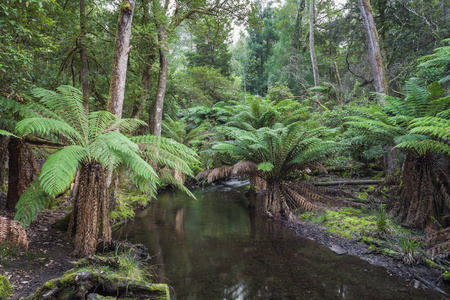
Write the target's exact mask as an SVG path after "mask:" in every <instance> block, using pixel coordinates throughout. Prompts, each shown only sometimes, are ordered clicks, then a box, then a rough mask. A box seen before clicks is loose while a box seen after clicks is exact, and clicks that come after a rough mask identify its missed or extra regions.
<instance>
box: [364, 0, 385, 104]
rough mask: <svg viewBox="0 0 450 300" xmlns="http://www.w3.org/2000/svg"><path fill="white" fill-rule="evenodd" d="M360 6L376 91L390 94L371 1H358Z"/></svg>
mask: <svg viewBox="0 0 450 300" xmlns="http://www.w3.org/2000/svg"><path fill="white" fill-rule="evenodd" d="M358 6H359V9H360V10H361V16H362V20H363V25H364V31H365V32H366V40H367V48H368V52H369V60H370V65H371V66H372V73H373V79H374V86H375V91H376V92H378V93H383V94H386V95H387V94H388V87H387V82H386V75H385V72H384V65H383V60H382V58H381V52H380V46H379V44H378V33H377V28H376V26H375V21H374V19H373V14H372V7H371V6H370V0H358Z"/></svg>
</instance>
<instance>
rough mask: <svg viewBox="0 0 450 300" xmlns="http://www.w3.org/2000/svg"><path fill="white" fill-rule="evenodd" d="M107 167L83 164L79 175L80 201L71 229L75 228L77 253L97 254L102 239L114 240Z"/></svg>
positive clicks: (78, 196)
mask: <svg viewBox="0 0 450 300" xmlns="http://www.w3.org/2000/svg"><path fill="white" fill-rule="evenodd" d="M105 179H106V178H105V170H104V168H103V167H102V166H101V165H100V164H97V163H91V164H82V165H81V168H80V175H79V186H78V194H77V203H76V205H74V208H73V211H72V215H73V216H74V219H73V220H72V222H74V224H71V226H70V227H69V228H71V229H74V230H75V232H76V233H75V240H74V247H75V250H74V252H73V254H74V255H75V256H89V255H92V254H94V253H95V250H96V246H97V243H98V241H99V240H100V239H101V240H103V241H104V242H105V243H109V242H111V225H110V221H109V200H108V197H107V188H106V180H105Z"/></svg>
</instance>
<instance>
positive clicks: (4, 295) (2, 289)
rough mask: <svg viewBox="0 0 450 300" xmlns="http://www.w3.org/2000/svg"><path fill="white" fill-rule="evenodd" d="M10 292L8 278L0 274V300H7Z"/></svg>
mask: <svg viewBox="0 0 450 300" xmlns="http://www.w3.org/2000/svg"><path fill="white" fill-rule="evenodd" d="M11 294H12V289H11V285H10V284H9V280H8V278H6V277H5V276H3V275H0V300H7V299H8V298H9V297H8V296H9V295H11Z"/></svg>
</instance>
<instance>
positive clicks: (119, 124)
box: [108, 119, 147, 133]
mask: <svg viewBox="0 0 450 300" xmlns="http://www.w3.org/2000/svg"><path fill="white" fill-rule="evenodd" d="M141 126H147V123H145V122H144V121H142V120H139V119H117V120H115V121H113V122H112V123H111V124H110V125H109V129H108V130H111V131H114V130H116V129H119V130H120V132H123V133H132V132H133V131H135V130H136V129H138V128H139V127H141Z"/></svg>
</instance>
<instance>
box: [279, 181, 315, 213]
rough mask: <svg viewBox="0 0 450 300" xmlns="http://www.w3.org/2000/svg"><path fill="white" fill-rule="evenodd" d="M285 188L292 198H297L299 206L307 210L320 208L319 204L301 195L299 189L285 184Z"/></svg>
mask: <svg viewBox="0 0 450 300" xmlns="http://www.w3.org/2000/svg"><path fill="white" fill-rule="evenodd" d="M283 190H284V192H285V193H286V194H287V195H288V196H289V197H290V198H292V199H293V200H295V202H296V203H297V205H298V206H299V208H301V209H305V210H315V209H318V208H319V207H318V206H317V205H315V204H313V203H311V202H310V201H309V200H308V199H306V198H305V197H303V196H302V195H300V194H299V193H298V192H297V191H295V190H294V189H292V188H290V187H289V186H287V185H284V186H283Z"/></svg>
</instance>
